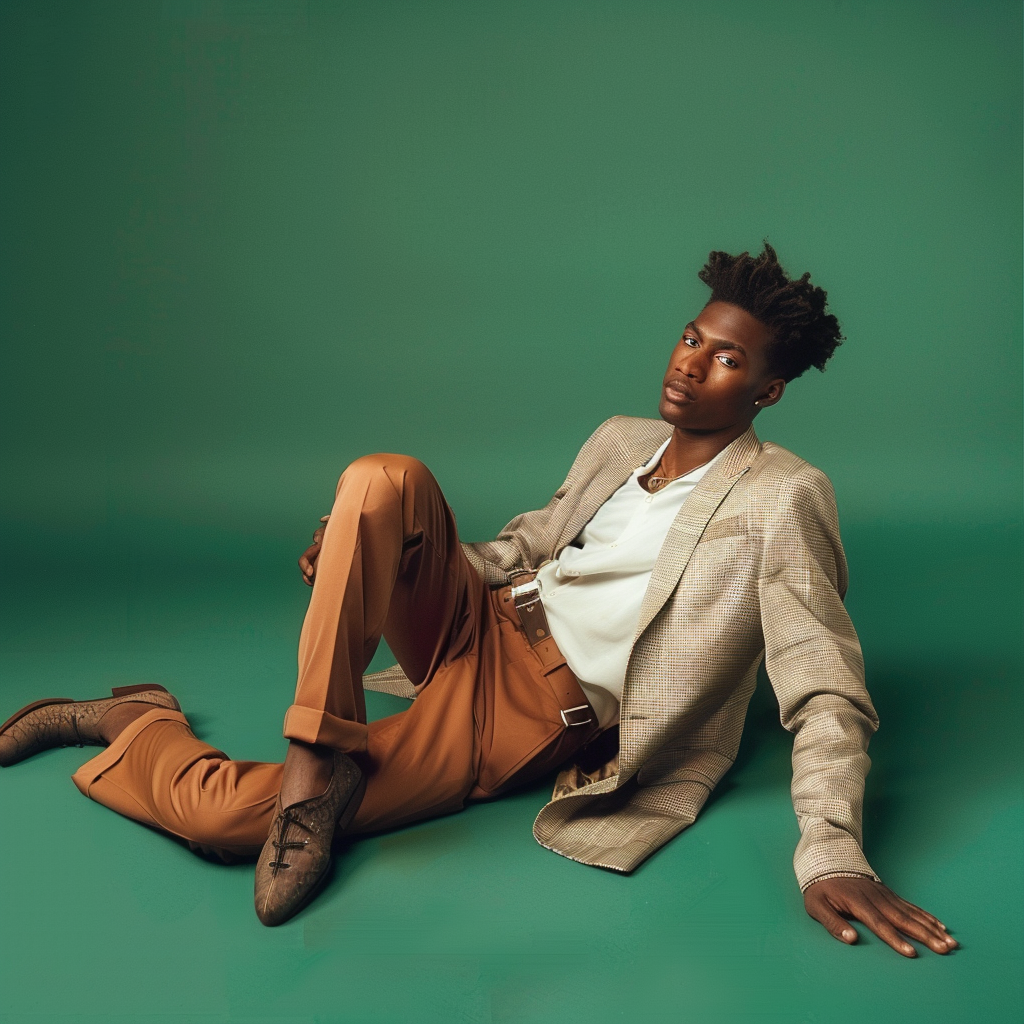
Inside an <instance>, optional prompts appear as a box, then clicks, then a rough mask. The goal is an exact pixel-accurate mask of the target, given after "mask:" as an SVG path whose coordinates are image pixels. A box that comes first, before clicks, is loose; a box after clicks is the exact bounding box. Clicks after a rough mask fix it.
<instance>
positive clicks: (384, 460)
mask: <svg viewBox="0 0 1024 1024" xmlns="http://www.w3.org/2000/svg"><path fill="white" fill-rule="evenodd" d="M346 482H349V483H362V484H363V485H364V486H365V487H366V488H367V489H370V488H372V487H374V486H385V487H388V488H390V489H393V490H394V491H395V493H396V494H401V492H402V489H403V488H404V486H405V485H406V483H412V484H413V485H414V486H421V485H424V484H434V483H435V480H434V476H433V474H432V473H431V472H430V470H429V469H427V467H426V466H425V465H424V464H423V463H422V462H420V460H419V459H416V458H413V456H411V455H397V454H394V453H392V452H376V453H374V454H373V455H363V456H361V457H360V458H358V459H356V460H355V462H352V463H350V464H349V466H348V467H347V468H346V470H345V472H344V473H342V474H341V479H340V480H339V481H338V489H339V490H340V489H341V485H342V484H343V483H346Z"/></svg>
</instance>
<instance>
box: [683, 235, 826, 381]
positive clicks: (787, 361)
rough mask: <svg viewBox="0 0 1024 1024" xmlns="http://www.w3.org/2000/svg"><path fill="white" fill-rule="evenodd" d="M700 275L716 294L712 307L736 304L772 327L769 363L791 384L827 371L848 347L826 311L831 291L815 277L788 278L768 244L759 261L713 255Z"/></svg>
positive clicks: (743, 256)
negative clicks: (808, 372)
mask: <svg viewBox="0 0 1024 1024" xmlns="http://www.w3.org/2000/svg"><path fill="white" fill-rule="evenodd" d="M697 276H698V277H699V278H700V279H701V280H702V281H703V282H704V283H705V284H706V285H707V286H708V287H709V288H710V289H711V298H710V299H708V302H731V303H732V304H733V305H734V306H739V307H740V308H741V309H745V310H746V311H747V312H748V313H749V314H750V315H751V316H753V317H755V318H756V319H757V320H760V321H761V323H763V324H764V325H765V327H767V328H768V330H769V331H770V332H771V336H772V340H771V342H770V343H769V346H768V360H769V363H770V365H771V367H772V369H773V370H774V371H775V372H776V373H778V374H779V376H781V377H784V378H785V379H786V380H787V381H791V380H793V379H794V378H796V377H799V376H800V374H802V373H803V372H804V370H806V369H808V368H809V367H811V366H816V367H817V368H818V369H819V370H824V369H825V363H826V362H827V361H828V360H829V358H831V356H832V353H833V352H835V350H836V346H838V345H840V344H842V340H843V335H842V334H841V333H840V330H839V321H838V320H837V319H836V318H835V317H834V316H833V315H832V314H831V313H826V312H825V303H826V302H827V300H828V296H827V295H826V294H825V291H824V290H823V289H821V288H819V287H818V286H817V285H813V284H811V283H810V277H811V275H810V274H804V275H803V277H801V278H800V279H799V280H795V281H794V280H792V279H791V278H790V277H788V276H787V274H786V272H785V271H784V270H783V269H782V267H781V266H780V265H779V258H778V256H776V255H775V250H774V249H773V248H772V247H771V246H770V245H769V244H768V242H767V240H766V241H765V243H764V251H763V252H762V253H761V255H760V256H757V257H753V256H751V255H750V253H749V252H742V253H740V254H739V256H730V255H729V254H728V253H727V252H712V253H709V254H708V261H707V263H705V264H704V267H703V268H702V269H701V271H700V273H699V274H698V275H697Z"/></svg>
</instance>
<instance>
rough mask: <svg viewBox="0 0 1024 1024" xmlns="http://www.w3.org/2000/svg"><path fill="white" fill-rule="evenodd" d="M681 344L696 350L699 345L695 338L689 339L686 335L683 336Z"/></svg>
mask: <svg viewBox="0 0 1024 1024" xmlns="http://www.w3.org/2000/svg"><path fill="white" fill-rule="evenodd" d="M683 344H684V345H689V346H690V348H696V347H697V346H698V345H699V344H700V342H699V341H698V340H697V339H696V338H691V337H690V336H689V335H688V334H684V335H683Z"/></svg>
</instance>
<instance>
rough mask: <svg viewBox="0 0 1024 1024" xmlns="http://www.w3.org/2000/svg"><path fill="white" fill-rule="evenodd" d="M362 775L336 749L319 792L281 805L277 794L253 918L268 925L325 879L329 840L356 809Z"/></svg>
mask: <svg viewBox="0 0 1024 1024" xmlns="http://www.w3.org/2000/svg"><path fill="white" fill-rule="evenodd" d="M365 790H366V779H365V778H363V773H362V771H361V770H360V769H359V766H358V765H357V764H356V763H355V761H353V760H352V758H350V757H349V756H348V754H343V753H341V751H338V750H336V751H335V752H334V772H333V774H332V775H331V782H330V785H329V786H328V787H327V790H326V791H325V792H324V793H323V794H322V795H321V796H315V797H312V798H310V799H309V800H300V801H299V802H298V803H294V804H291V805H289V806H288V807H285V808H283V809H282V807H281V798H280V797H278V798H277V807H276V808H275V809H274V812H275V813H274V821H273V824H272V825H271V826H270V836H269V838H268V839H267V842H266V844H265V845H264V847H263V852H262V853H261V854H260V859H259V861H258V862H257V863H256V885H255V902H256V916H257V917H258V918H259V919H260V920H261V921H262V922H263V923H264V924H265V925H268V926H273V925H277V924H282V923H283V922H285V921H287V920H288V918H290V917H291V916H292V915H293V914H296V913H298V912H299V911H300V910H301V909H302V908H303V907H304V906H305V905H306V904H307V903H308V902H309V901H310V900H311V899H312V898H313V897H314V896H315V895H316V894H317V893H318V892H319V891H320V887H321V886H322V885H323V883H324V882H325V881H326V880H327V874H328V869H329V868H330V866H331V840H332V839H333V838H334V833H335V831H336V830H339V829H344V828H347V827H348V824H349V822H351V821H352V819H353V818H354V817H355V813H356V811H357V810H359V804H360V802H361V801H362V799H363V793H364V792H365Z"/></svg>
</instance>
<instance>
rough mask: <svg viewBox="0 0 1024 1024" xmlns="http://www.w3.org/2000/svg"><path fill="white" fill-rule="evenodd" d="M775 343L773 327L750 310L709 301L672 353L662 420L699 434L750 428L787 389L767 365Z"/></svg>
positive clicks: (663, 394) (664, 386)
mask: <svg viewBox="0 0 1024 1024" xmlns="http://www.w3.org/2000/svg"><path fill="white" fill-rule="evenodd" d="M770 341H771V335H770V333H769V331H768V328H767V327H765V325H764V324H762V323H761V321H760V320H757V319H755V318H754V317H752V316H751V315H750V314H749V313H748V312H747V311H746V310H743V309H740V307H739V306H734V305H732V303H729V302H709V303H708V304H707V305H706V306H705V307H704V308H703V309H702V310H701V312H700V315H699V316H698V317H697V319H696V320H694V321H692V322H691V323H688V324H687V325H686V328H685V330H684V331H683V336H682V337H681V338H680V339H679V342H678V343H677V344H676V347H675V349H674V350H673V352H672V358H671V359H670V360H669V363H668V370H666V372H665V377H664V380H663V381H662V388H661V402H660V403H659V405H658V412H659V414H660V415H661V418H662V419H663V420H665V421H666V422H668V423H671V424H672V425H673V426H676V427H680V428H681V429H683V430H686V431H695V432H698V433H705V432H709V433H710V432H717V431H722V430H728V429H729V428H731V427H735V426H737V425H740V424H749V423H750V422H751V421H752V420H753V418H754V416H755V414H756V413H757V411H758V408H759V407H760V408H763V407H764V406H768V405H774V404H775V402H777V401H778V400H779V399H780V398H781V397H782V392H783V390H784V388H785V381H784V380H783V379H782V378H781V377H777V376H775V375H773V374H772V372H771V370H770V368H769V366H768V360H767V348H768V344H769V342H770ZM755 400H759V402H760V405H759V406H755V405H754V402H755Z"/></svg>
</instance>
